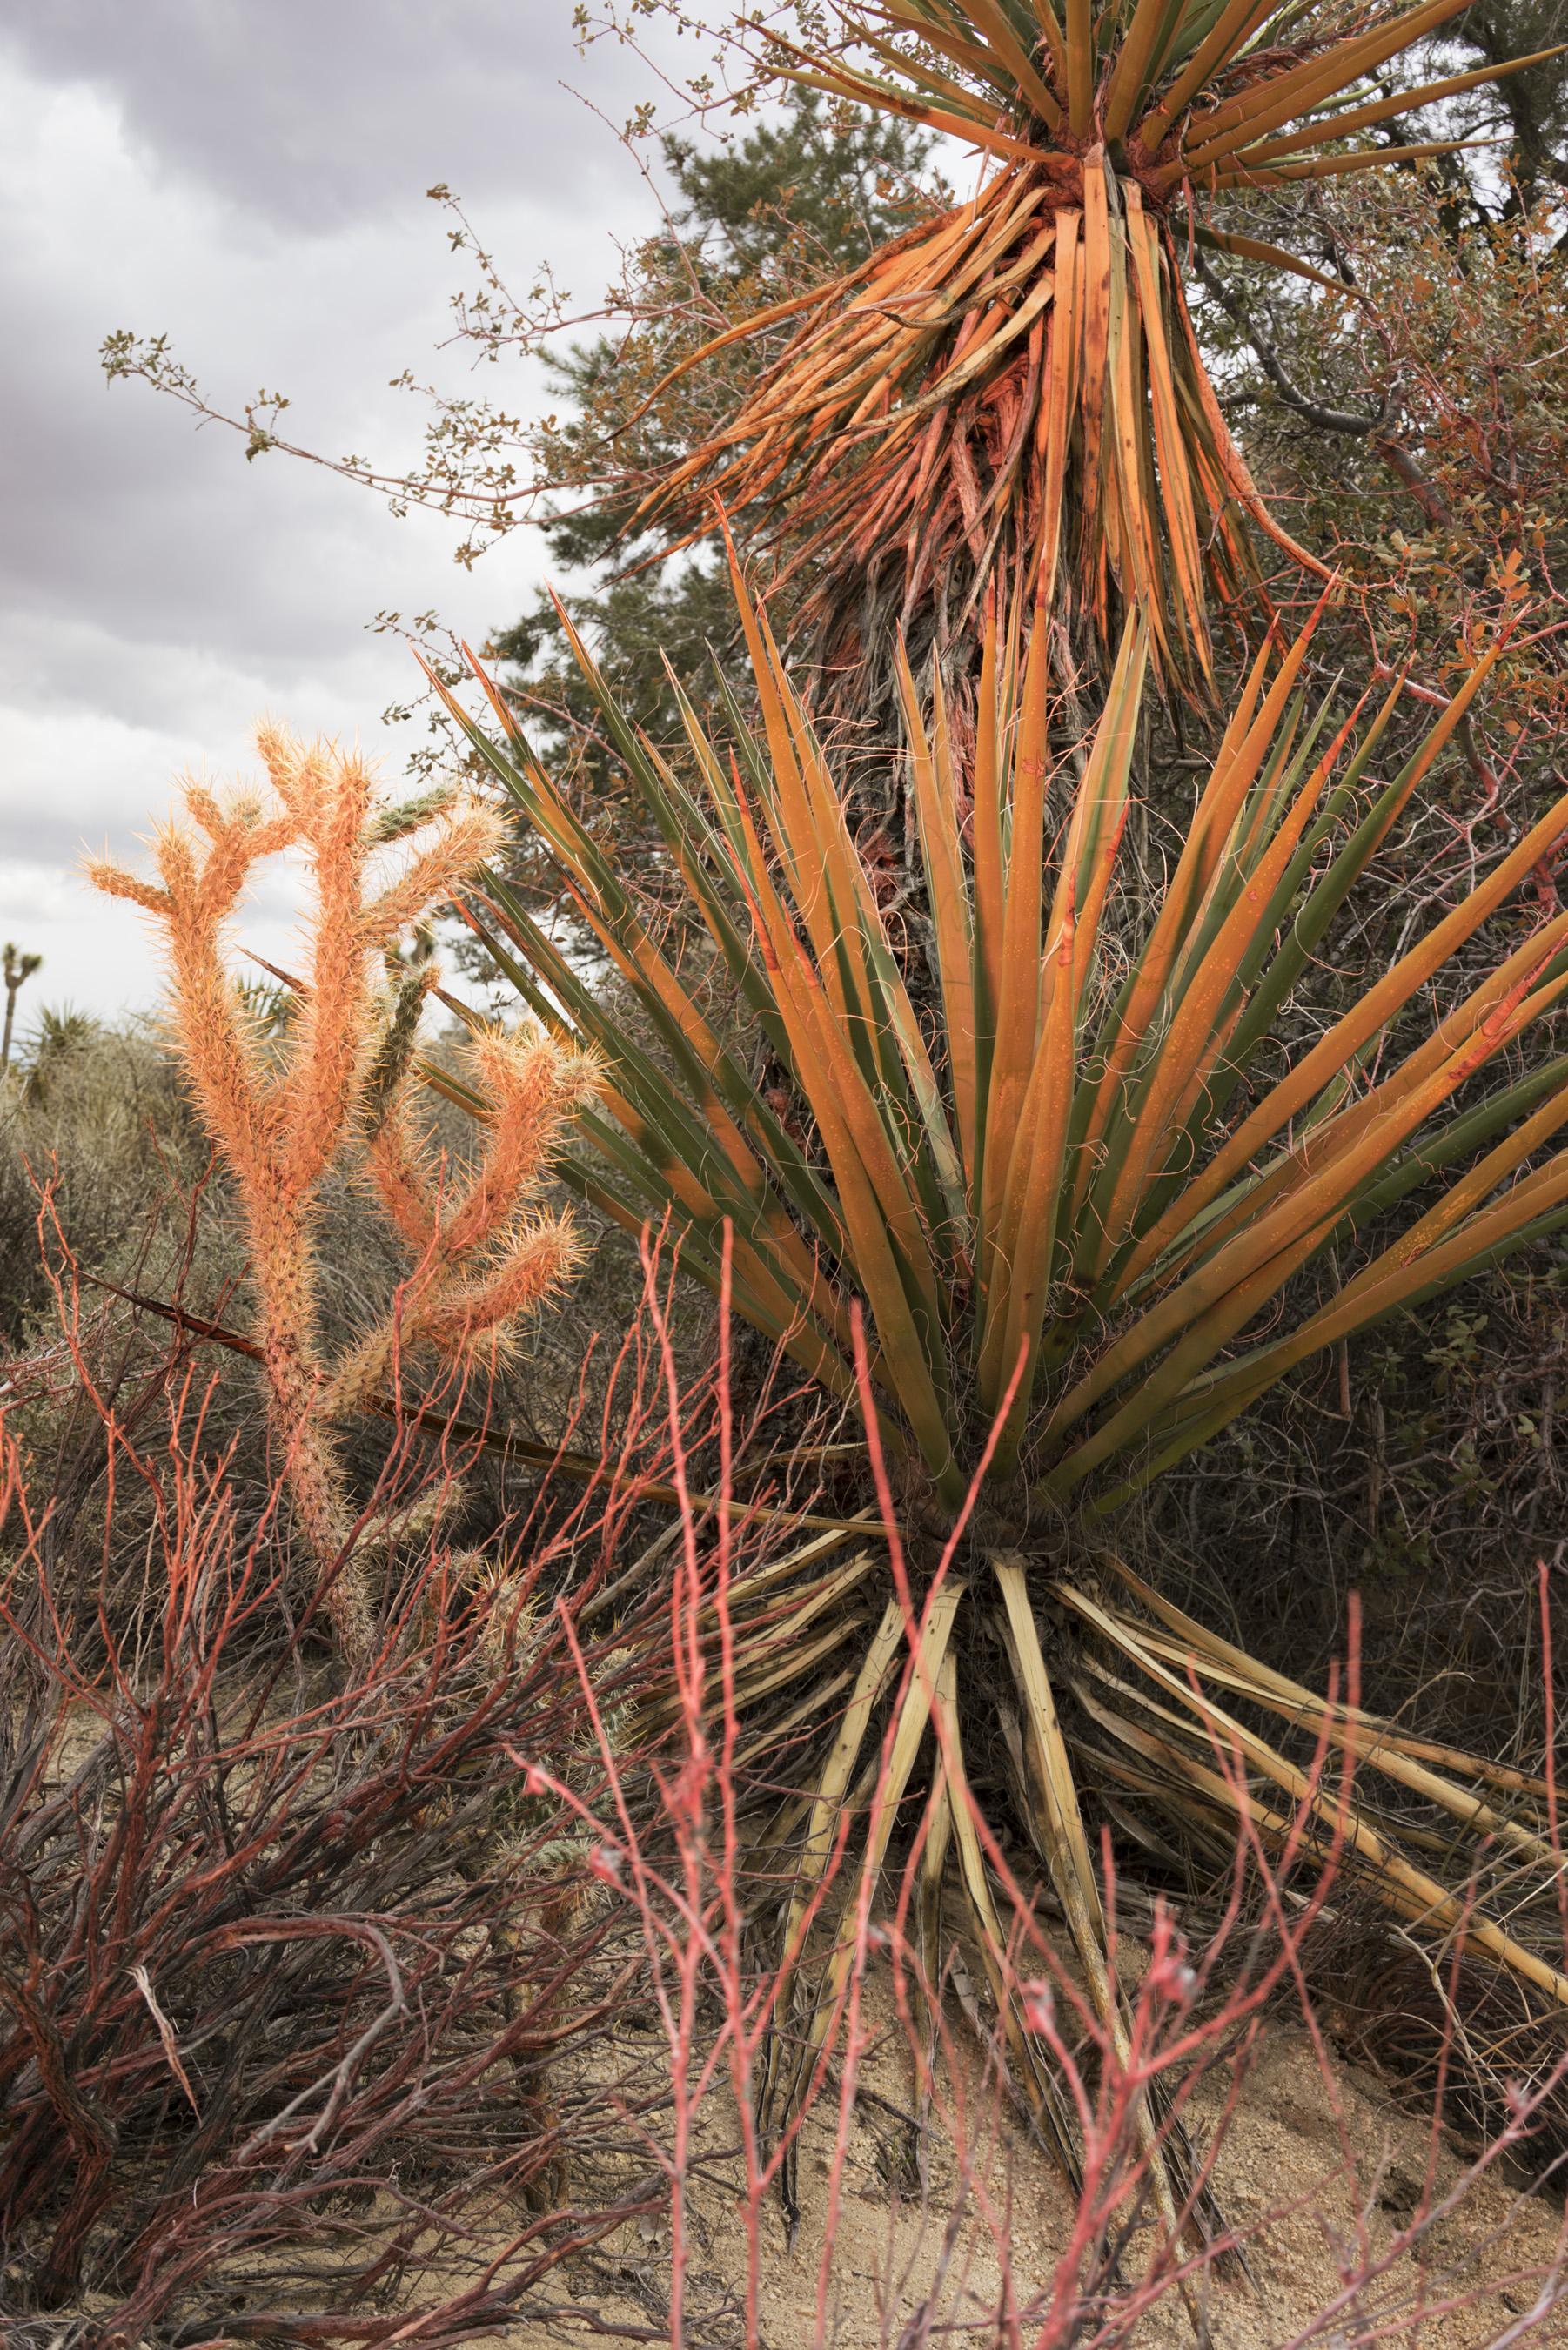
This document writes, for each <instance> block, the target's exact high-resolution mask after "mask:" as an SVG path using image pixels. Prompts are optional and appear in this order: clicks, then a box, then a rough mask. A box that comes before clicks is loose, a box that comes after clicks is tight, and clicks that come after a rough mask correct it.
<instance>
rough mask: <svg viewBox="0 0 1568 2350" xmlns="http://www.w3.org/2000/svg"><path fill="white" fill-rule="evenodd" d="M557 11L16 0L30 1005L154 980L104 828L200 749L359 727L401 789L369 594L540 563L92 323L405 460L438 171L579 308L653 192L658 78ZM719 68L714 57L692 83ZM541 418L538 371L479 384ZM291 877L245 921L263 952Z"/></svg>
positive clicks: (227, 757)
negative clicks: (250, 416)
mask: <svg viewBox="0 0 1568 2350" xmlns="http://www.w3.org/2000/svg"><path fill="white" fill-rule="evenodd" d="M570 21H571V0H505V5H502V0H421V5H419V6H417V7H416V6H415V5H411V0H308V5H307V0H265V5H263V0H137V5H135V6H134V7H128V6H127V5H125V0H11V5H10V7H9V8H8V9H5V11H3V12H0V116H3V121H4V130H3V134H0V213H3V229H0V277H3V279H4V284H3V287H0V316H4V317H5V321H6V333H5V338H4V347H3V349H0V404H3V414H0V467H3V468H4V483H3V493H0V494H3V498H4V513H5V532H4V540H3V552H0V564H3V576H4V586H3V591H0V592H3V594H4V598H5V621H4V629H3V632H0V939H5V938H9V939H14V940H15V941H16V943H17V945H18V946H19V947H22V948H25V949H30V950H32V951H39V952H42V953H43V955H44V956H45V958H46V962H45V966H44V969H43V971H42V972H40V973H39V975H38V977H37V978H36V979H35V980H33V981H31V982H30V983H29V984H28V987H27V990H26V994H25V995H24V996H23V998H22V1000H21V1003H20V1004H19V1006H18V1022H19V1026H20V1028H21V1030H22V1031H23V1033H24V1034H25V1033H26V1029H27V1027H28V1026H29V1024H31V1023H32V1022H33V1021H35V1020H36V1013H37V1009H38V1007H39V1005H41V1004H46V1003H47V1004H59V1003H67V1002H69V1003H76V1004H78V1005H80V1006H82V1007H83V1008H85V1009H88V1010H91V1011H94V1012H97V1013H99V1014H114V1013H116V1012H118V1011H119V1009H120V1008H121V1007H122V1006H126V1005H139V1004H147V1003H151V1000H152V999H153V997H154V996H155V994H156V992H157V980H156V974H155V972H154V970H153V967H152V965H151V961H150V957H149V952H148V942H147V939H146V936H145V933H144V931H143V928H142V925H141V922H140V918H139V917H138V916H137V915H136V914H135V913H134V912H132V911H131V910H129V909H126V908H122V907H120V906H118V905H112V904H109V903H108V902H107V901H105V900H103V899H97V898H95V897H93V896H91V895H90V894H89V893H87V892H85V891H84V890H83V889H82V886H81V884H80V882H79V880H78V877H77V873H76V865H77V860H78V855H79V852H80V847H81V844H82V843H83V842H84V841H85V842H88V843H89V844H91V845H92V846H93V847H98V848H101V847H103V845H104V843H105V842H106V841H107V842H108V843H109V847H110V848H111V850H112V851H113V852H114V853H115V854H116V855H119V856H121V857H127V858H133V857H136V856H138V855H140V850H139V847H138V839H139V836H140V835H141V834H143V833H144V832H145V830H146V827H147V821H148V816H149V814H150V812H151V811H152V810H154V809H157V808H159V807H161V806H167V804H168V800H169V795H170V785H171V778H172V777H173V776H174V775H175V774H176V773H177V772H178V771H179V770H180V769H181V768H182V767H184V766H185V765H187V764H193V765H196V766H198V767H205V768H206V769H207V770H208V771H209V772H210V773H213V774H216V775H222V774H225V773H232V772H234V770H235V769H236V768H240V769H243V768H244V767H245V766H246V765H247V764H248V762H247V733H248V728H249V725H250V723H251V721H252V720H253V719H254V716H256V715H257V714H258V713H260V712H264V711H270V712H273V713H275V715H277V716H279V717H282V718H284V719H286V720H287V721H288V722H289V723H291V724H293V725H294V726H296V728H298V729H300V730H301V731H303V732H308V733H317V732H321V733H339V734H349V735H351V734H352V733H355V732H356V731H358V733H359V735H360V738H361V740H362V741H363V742H364V743H366V744H367V745H368V746H369V747H370V748H372V749H374V750H376V751H378V752H380V753H383V754H385V765H386V772H387V773H388V774H389V776H392V777H395V776H396V775H397V774H398V772H399V770H400V766H401V764H402V761H403V759H404V757H405V756H406V754H407V750H408V748H409V736H410V730H408V729H406V728H405V729H402V730H386V729H383V728H382V727H381V725H380V724H379V713H380V712H381V711H382V710H383V709H384V708H385V707H386V706H387V705H388V704H389V702H395V701H397V700H398V699H399V698H400V697H402V696H405V695H407V694H409V692H410V686H411V684H412V682H413V678H412V667H411V662H410V658H409V656H408V654H407V652H406V651H405V650H404V649H403V648H402V646H401V644H400V642H399V641H398V640H397V639H393V638H388V637H380V636H376V635H373V634H369V633H367V630H366V625H365V624H366V622H367V621H369V619H371V618H372V617H373V616H374V614H375V613H376V612H377V611H378V610H379V609H381V608H400V609H402V610H403V611H405V612H410V611H415V610H422V609H424V608H427V607H430V606H435V607H437V608H440V609H441V612H442V614H443V616H444V617H446V618H448V619H450V620H451V621H452V623H454V624H455V625H457V626H460V627H461V628H462V629H463V630H464V631H465V632H466V633H468V634H470V635H471V636H473V635H480V636H482V635H483V631H484V629H486V628H487V627H488V626H491V625H494V624H499V623H504V622H505V621H506V620H508V619H511V618H513V617H514V615H515V613H516V612H517V611H518V610H519V608H521V606H522V604H523V603H524V600H525V598H526V596H527V593H528V590H529V588H530V587H531V585H532V584H533V582H534V581H535V579H536V578H537V577H539V576H540V573H539V550H538V548H537V546H536V543H535V541H534V539H533V537H532V535H531V534H527V533H521V532H520V533H517V534H515V535H514V536H512V537H511V538H509V539H508V540H507V542H506V543H505V545H504V546H502V547H500V548H498V549H496V550H495V551H494V552H493V554H491V555H490V556H488V557H487V558H486V559H485V560H484V561H483V563H482V564H481V565H480V566H479V567H477V569H476V570H475V571H474V572H473V573H472V576H470V575H468V574H466V573H464V572H463V571H462V570H461V569H459V568H458V567H455V566H454V565H453V563H452V546H453V545H454V544H455V541H456V536H457V534H456V532H455V530H454V529H453V527H452V525H447V524H443V523H442V522H441V521H440V520H439V519H437V518H435V517H432V516H428V515H418V514H415V515H410V517H409V518H408V519H407V520H405V521H401V522H400V521H397V520H395V519H394V518H393V517H392V516H391V515H390V514H389V512H388V510H387V508H386V507H385V505H384V504H380V503H379V501H378V500H377V499H376V498H374V497H373V496H371V495H369V494H367V493H366V492H364V491H362V490H359V489H358V488H356V487H354V486H353V485H351V484H348V483H345V482H342V481H340V480H338V479H337V477H335V476H333V475H330V474H327V473H323V472H319V471H317V470H315V469H313V468H310V467H307V466H305V465H301V464H298V463H295V462H294V461H292V460H289V459H286V458H284V457H280V456H276V455H273V456H270V457H266V458H263V459H261V460H259V461H258V462H256V463H254V464H249V465H247V464H246V463H244V457H243V453H242V452H243V443H242V442H240V441H239V440H238V439H237V438H236V437H235V436H234V435H232V434H230V433H228V432H224V431H223V430H222V429H221V428H218V427H213V426H210V427H208V428H206V429H205V430H202V431H200V432H198V431H196V430H194V429H193V420H192V418H191V416H190V415H189V414H188V412H186V411H183V410H182V409H180V408H178V407H177V406H176V405H175V404H174V403H173V402H172V401H171V400H164V399H161V398H159V397H157V396H155V395H154V394H153V393H152V392H151V390H148V389H147V388H146V387H145V386H144V385H141V384H137V383H130V384H125V383H121V384H117V385H114V386H113V387H109V386H107V385H106V382H105V380H104V377H103V375H102V373H101V371H100V369H99V359H98V351H99V344H100V343H101V341H102V339H103V338H104V336H105V334H106V333H108V332H109V331H110V330H111V329H114V328H132V329H134V330H135V331H136V332H138V333H140V334H151V333H164V332H166V333H167V334H168V335H169V336H170V338H171V343H172V345H173V347H174V348H175V349H176V350H177V351H178V353H179V355H180V357H181V358H182V359H183V360H184V361H185V363H186V364H187V365H188V366H189V367H190V368H191V369H192V371H193V372H194V374H195V375H196V376H197V378H198V380H200V382H201V384H202V390H204V391H205V392H206V393H208V395H209V396H210V397H212V398H213V400H214V401H215V403H216V404H218V405H220V406H222V407H225V408H228V409H230V410H231V411H234V410H237V409H238V408H239V407H240V406H241V405H243V403H244V400H246V399H247V398H249V397H251V396H253V395H254V392H255V390H256V389H257V388H258V386H260V385H262V384H265V385H266V386H267V387H268V388H269V389H275V390H283V391H285V392H286V393H287V394H288V396H289V398H290V399H291V400H292V401H293V403H294V404H293V408H292V410H291V411H290V414H289V418H288V423H289V425H290V426H292V427H293V428H294V434H295V437H296V438H297V439H298V440H299V441H300V442H304V443H305V444H306V445H308V446H313V447H320V448H323V449H325V450H327V451H328V452H333V453H337V452H341V451H343V450H347V449H352V450H355V451H357V452H361V453H369V454H373V455H375V456H376V457H377V459H378V460H380V461H383V462H385V463H389V465H393V466H398V467H401V466H403V465H407V464H409V463H413V462H415V461H416V459H417V456H418V452H419V444H420V432H421V421H422V413H423V411H422V409H421V404H420V403H419V402H418V401H417V400H414V399H411V398H410V397H409V396H408V395H407V394H400V393H396V392H393V391H392V390H390V389H389V378H391V377H393V376H395V375H396V374H398V373H399V372H400V369H402V368H403V367H405V366H407V365H412V366H413V367H414V368H415V369H416V370H420V369H423V370H425V371H426V372H427V373H431V374H434V373H437V372H439V370H440V369H441V368H442V367H444V368H445V369H446V370H447V379H446V380H449V381H451V380H455V374H454V370H456V369H461V368H462V365H463V364H465V363H464V362H463V361H462V359H460V358H452V357H449V358H448V359H445V360H441V359H437V358H436V357H435V356H434V346H435V345H436V344H437V342H438V341H439V340H440V339H441V336H442V335H443V334H444V332H445V331H446V308H445V306H446V302H447V298H448V296H450V295H451V294H452V292H453V291H455V290H456V288H457V287H458V286H459V284H460V283H461V282H462V276H461V272H462V262H461V259H459V260H457V261H454V260H453V258H452V255H450V253H449V250H448V246H447V242H446V237H445V234H444V231H443V215H442V214H441V212H440V211H439V209H438V207H437V206H436V205H435V204H433V203H430V202H429V201H428V200H427V198H426V195H425V190H426V189H427V188H428V187H430V186H431V184H432V183H434V182H440V181H445V182H449V183H450V185H451V186H452V189H453V190H454V191H456V192H459V193H460V194H461V195H462V198H463V199H464V201H465V203H466V205H467V207H468V208H469V210H470V212H471V214H472V217H473V219H474V221H475V224H476V225H477V226H479V227H480V228H481V229H482V231H483V234H485V235H486V236H487V238H488V240H489V241H490V243H491V244H492V246H493V250H494V251H495V252H496V253H497V255H498V256H499V257H502V258H503V259H504V261H505V262H506V264H507V265H509V267H510V268H511V269H512V270H514V272H515V276H516V277H517V278H518V279H520V280H523V281H524V283H525V282H526V281H527V276H528V273H529V272H530V271H531V270H532V269H533V268H534V266H535V265H536V264H537V263H538V262H539V261H540V260H542V259H545V258H547V259H549V260H551V261H552V262H553V263H554V264H555V265H556V271H557V276H558V278H559V280H560V282H561V283H562V284H563V285H564V286H566V287H568V288H570V289H571V291H572V292H573V293H574V295H576V297H577V298H578V300H579V302H581V303H582V304H583V306H584V307H592V306H593V305H594V304H595V303H597V300H598V298H599V297H600V296H601V294H602V289H603V287H604V286H605V285H606V283H607V279H608V277H609V275H610V271H611V264H612V260H613V240H614V238H615V237H616V236H617V235H620V236H627V235H635V234H637V233H638V232H639V229H640V228H641V227H642V226H644V225H645V224H648V223H649V221H650V220H651V219H652V217H653V216H654V214H653V207H652V202H651V199H650V197H649V193H648V191H647V190H646V188H645V187H644V185H643V183H642V182H641V181H640V179H639V175H638V172H637V171H636V168H635V166H634V165H633V163H632V161H630V159H629V158H628V155H627V154H626V152H625V151H624V150H623V149H622V148H621V147H620V146H619V145H618V142H617V140H616V139H615V137H614V135H613V133H612V131H611V130H609V129H608V128H607V126H606V125H605V124H604V123H602V122H600V121H598V120H596V119H595V117H594V116H593V114H591V113H590V112H589V111H587V109H586V108H585V107H584V105H583V104H581V103H580V102H579V100H578V99H576V97H574V96H572V95H570V94H569V92H568V90H567V89H566V88H563V87H562V84H563V82H565V83H568V84H570V85H572V86H573V87H574V88H576V89H577V90H580V91H583V92H585V93H587V94H589V95H591V97H592V98H593V99H594V100H595V101H596V102H597V104H598V105H600V106H602V107H603V109H604V110H605V112H606V113H607V115H608V116H609V117H610V119H611V120H612V121H615V122H619V121H620V120H624V119H625V117H626V116H627V115H628V114H629V112H630V110H631V109H632V107H633V106H634V105H635V104H636V103H637V101H638V100H639V99H640V98H643V97H645V96H649V95H658V93H657V91H654V90H651V89H650V84H649V74H648V70H647V68H646V67H645V66H643V65H642V63H641V62H640V61H639V59H637V58H636V57H634V56H632V55H631V54H629V53H628V52H626V51H623V50H618V49H617V48H615V47H613V46H611V45H609V44H600V45H599V46H597V47H595V48H593V49H592V50H590V51H589V52H588V54H587V56H586V57H579V56H578V55H577V54H576V50H575V48H574V46H573V40H572V35H571V30H570ZM697 62H698V61H697V60H693V65H692V68H691V69H695V65H696V63H697ZM483 389H484V390H487V391H490V392H496V391H504V394H505V397H506V399H507V400H508V403H509V404H510V403H512V402H514V401H515V402H518V403H519V404H524V403H526V404H530V405H537V404H539V401H540V400H541V398H542V395H543V391H544V385H543V380H542V379H540V378H539V377H537V375H536V374H535V373H534V372H531V371H524V369H516V368H514V373H513V380H511V381H510V382H506V383H499V382H498V381H497V378H496V375H495V373H494V372H493V371H491V370H488V369H487V370H486V380H485V383H484V385H483ZM288 913H289V910H288V907H287V904H286V896H285V893H284V892H283V890H282V889H280V888H275V889H273V890H271V891H270V892H269V893H267V894H265V896H264V897H262V898H261V899H259V900H258V902H257V903H256V905H255V907H254V910H253V911H252V912H251V914H249V915H248V916H247V919H246V925H245V931H246V935H247V936H248V937H249V938H250V939H252V940H253V941H254V942H255V943H256V944H257V945H258V946H259V947H260V948H261V950H262V951H264V952H265V953H268V954H269V955H271V956H272V957H273V958H274V959H275V960H282V959H283V956H284V953H285V952H286V944H287V941H288V928H287V924H288Z"/></svg>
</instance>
